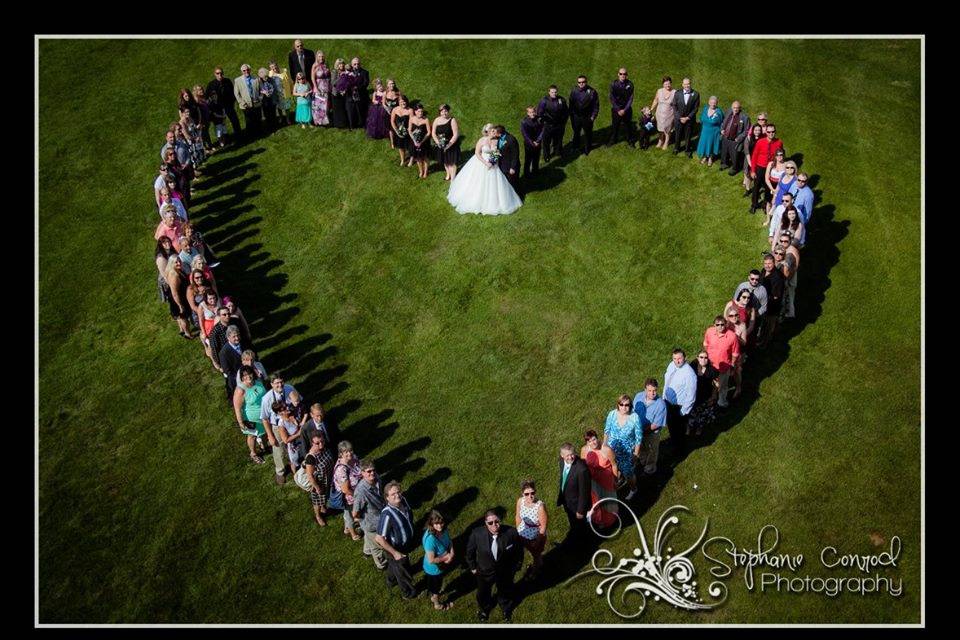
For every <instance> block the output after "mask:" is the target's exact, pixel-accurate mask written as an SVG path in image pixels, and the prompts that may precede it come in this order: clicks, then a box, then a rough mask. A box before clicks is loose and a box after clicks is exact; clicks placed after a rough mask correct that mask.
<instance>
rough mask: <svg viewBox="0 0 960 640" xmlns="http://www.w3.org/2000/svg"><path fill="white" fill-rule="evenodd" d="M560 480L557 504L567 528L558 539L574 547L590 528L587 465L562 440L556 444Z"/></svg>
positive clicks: (580, 542) (578, 544) (568, 444)
mask: <svg viewBox="0 0 960 640" xmlns="http://www.w3.org/2000/svg"><path fill="white" fill-rule="evenodd" d="M559 470H560V484H559V490H558V491H557V506H558V507H563V512H564V513H565V514H566V515H567V523H568V524H569V530H568V531H567V537H566V538H564V540H563V542H561V543H560V544H561V546H563V547H565V548H570V547H573V548H575V547H578V546H580V545H581V544H583V542H584V541H585V540H586V537H587V534H588V533H589V531H590V521H589V517H590V516H589V512H590V506H591V502H590V489H591V487H592V484H591V481H590V469H589V468H588V467H587V463H585V462H584V461H583V460H581V459H580V456H578V455H577V453H576V450H575V449H574V448H573V445H572V444H570V443H569V442H564V443H563V444H562V445H561V446H560V468H559Z"/></svg>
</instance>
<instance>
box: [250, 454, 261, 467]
mask: <svg viewBox="0 0 960 640" xmlns="http://www.w3.org/2000/svg"><path fill="white" fill-rule="evenodd" d="M250 459H251V460H253V463H254V464H263V458H261V457H260V456H258V455H257V454H255V453H251V454H250Z"/></svg>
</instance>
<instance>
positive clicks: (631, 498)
mask: <svg viewBox="0 0 960 640" xmlns="http://www.w3.org/2000/svg"><path fill="white" fill-rule="evenodd" d="M635 495H637V490H636V489H630V493H628V494H627V496H626V497H625V498H624V500H633V496H635Z"/></svg>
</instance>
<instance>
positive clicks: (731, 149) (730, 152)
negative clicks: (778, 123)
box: [720, 100, 750, 176]
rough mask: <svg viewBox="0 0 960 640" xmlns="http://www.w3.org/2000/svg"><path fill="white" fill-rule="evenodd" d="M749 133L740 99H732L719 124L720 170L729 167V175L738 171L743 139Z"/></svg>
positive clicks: (733, 174)
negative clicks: (727, 111)
mask: <svg viewBox="0 0 960 640" xmlns="http://www.w3.org/2000/svg"><path fill="white" fill-rule="evenodd" d="M748 133H750V118H749V117H747V114H745V113H744V112H743V111H741V109H740V101H739V100H734V101H733V104H731V105H730V112H729V113H727V115H726V117H725V118H724V119H723V124H722V125H720V170H721V171H723V170H724V169H726V168H728V167H729V168H730V175H732V176H735V175H737V172H738V171H740V158H742V157H743V141H744V140H745V139H746V137H747V134H748Z"/></svg>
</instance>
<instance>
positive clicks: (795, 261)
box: [773, 232, 800, 319]
mask: <svg viewBox="0 0 960 640" xmlns="http://www.w3.org/2000/svg"><path fill="white" fill-rule="evenodd" d="M773 257H774V258H775V259H776V261H777V264H776V267H777V269H780V272H781V273H782V274H783V278H784V281H785V282H786V287H785V289H784V295H783V314H782V315H783V317H784V318H787V319H790V318H794V317H796V309H795V308H794V298H795V297H796V295H797V269H799V268H800V250H799V249H797V247H796V246H795V244H794V239H793V236H792V235H791V234H790V233H789V232H784V233H781V234H780V245H779V246H778V247H777V248H776V249H774V250H773Z"/></svg>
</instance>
